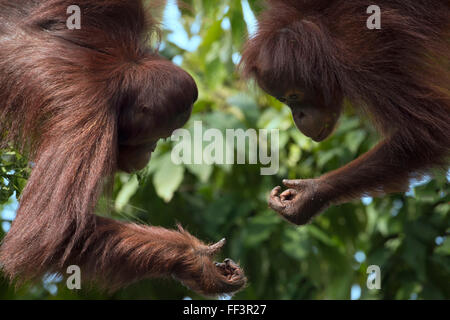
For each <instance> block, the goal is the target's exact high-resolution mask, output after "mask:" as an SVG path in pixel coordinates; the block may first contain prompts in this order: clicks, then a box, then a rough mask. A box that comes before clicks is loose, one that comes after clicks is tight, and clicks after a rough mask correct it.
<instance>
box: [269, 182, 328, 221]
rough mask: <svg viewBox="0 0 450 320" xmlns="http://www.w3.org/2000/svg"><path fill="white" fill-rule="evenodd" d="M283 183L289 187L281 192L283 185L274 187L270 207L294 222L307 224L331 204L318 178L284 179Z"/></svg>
mask: <svg viewBox="0 0 450 320" xmlns="http://www.w3.org/2000/svg"><path fill="white" fill-rule="evenodd" d="M283 184H284V185H285V186H286V187H288V188H289V189H287V190H285V191H283V192H282V193H281V194H280V192H281V187H279V186H278V187H276V188H274V189H273V190H272V192H271V193H270V197H269V207H270V208H272V209H273V210H275V211H276V212H277V213H278V214H280V215H281V217H283V218H284V219H285V220H287V221H289V222H291V223H293V224H296V225H304V224H307V223H308V222H310V221H311V219H312V218H314V217H315V216H316V215H318V214H319V213H321V212H322V211H324V210H325V209H326V208H328V206H329V205H330V201H329V200H327V199H326V197H325V193H324V192H323V191H324V190H322V188H323V187H322V184H321V183H320V182H319V181H318V180H317V179H308V180H283Z"/></svg>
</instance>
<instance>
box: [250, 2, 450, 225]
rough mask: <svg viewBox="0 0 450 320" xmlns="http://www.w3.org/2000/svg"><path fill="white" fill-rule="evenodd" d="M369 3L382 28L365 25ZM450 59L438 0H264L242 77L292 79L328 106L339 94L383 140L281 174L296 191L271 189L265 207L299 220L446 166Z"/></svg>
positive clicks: (270, 87) (277, 85) (446, 16)
mask: <svg viewBox="0 0 450 320" xmlns="http://www.w3.org/2000/svg"><path fill="white" fill-rule="evenodd" d="M370 5H378V6H380V7H381V24H382V29H381V30H370V29H368V28H367V27H366V21H367V19H368V18H369V14H367V13H366V10H367V8H368V7H369V6H370ZM449 58H450V1H447V0H379V1H368V0H352V1H347V0H329V1H328V0H327V1H325V0H318V1H312V0H310V1H308V0H303V1H297V0H269V1H268V7H267V8H266V10H265V11H264V12H263V13H262V15H261V16H260V18H259V30H258V32H257V34H256V35H255V36H254V37H252V38H251V39H249V41H248V43H247V45H246V47H245V50H244V52H243V62H242V69H243V73H244V76H246V77H247V78H255V79H256V81H257V83H258V84H259V85H260V86H261V87H262V88H263V89H265V90H266V91H268V92H269V93H271V92H281V93H283V92H286V91H288V90H290V89H293V88H296V87H297V86H298V87H303V88H307V90H310V91H313V92H321V93H322V94H323V96H324V99H325V101H328V104H330V103H332V101H333V99H335V97H336V96H338V97H339V96H341V95H343V96H344V97H346V98H348V99H349V100H350V101H351V102H352V103H353V106H354V107H355V108H358V109H360V110H362V111H363V112H364V113H365V114H366V115H367V116H368V117H370V119H371V120H372V121H373V123H374V125H375V127H376V128H377V129H378V132H379V133H380V135H381V136H382V139H383V140H382V141H381V142H380V143H379V144H378V145H377V146H376V147H375V148H373V149H372V150H371V151H370V152H368V153H367V154H365V155H363V156H362V157H360V158H359V159H357V160H355V161H353V162H351V163H350V164H348V165H346V166H344V167H343V168H341V169H339V170H336V171H333V172H330V173H328V174H326V175H324V176H322V177H320V178H318V179H312V180H298V181H297V182H287V183H286V184H287V185H288V187H291V188H293V189H296V190H297V191H295V190H294V192H293V194H294V195H295V198H296V199H290V198H289V192H288V193H287V194H285V196H282V197H281V199H280V198H278V191H280V189H279V188H278V189H276V190H274V191H273V193H272V197H271V199H272V200H273V199H275V200H276V201H275V202H277V203H275V205H273V206H272V207H274V208H275V209H276V210H277V211H278V212H279V213H281V214H282V216H284V217H285V218H287V219H288V220H289V221H291V222H293V223H296V224H304V223H307V222H309V221H310V220H311V218H312V217H314V216H315V215H317V214H318V213H320V212H321V211H323V210H324V209H325V208H326V207H327V206H328V205H330V204H338V203H342V202H346V201H349V200H351V199H354V198H358V197H361V196H363V195H380V194H385V193H390V192H399V191H404V190H405V188H406V187H407V186H408V181H409V179H410V178H412V177H417V176H420V175H422V174H423V173H426V172H428V171H429V170H430V169H431V168H439V167H440V168H444V169H445V168H447V166H448V156H449V152H450V98H449V93H450V72H449V67H450V63H449ZM336 100H337V99H336ZM336 103H338V102H336ZM302 192H304V194H303V195H302ZM284 200H286V202H284ZM292 200H294V201H292ZM283 202H284V203H283ZM302 210H303V211H302Z"/></svg>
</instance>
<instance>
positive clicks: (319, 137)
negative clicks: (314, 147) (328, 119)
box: [315, 128, 327, 141]
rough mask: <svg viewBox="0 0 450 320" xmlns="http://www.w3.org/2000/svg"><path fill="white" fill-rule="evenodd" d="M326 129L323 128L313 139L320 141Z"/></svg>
mask: <svg viewBox="0 0 450 320" xmlns="http://www.w3.org/2000/svg"><path fill="white" fill-rule="evenodd" d="M326 130H327V128H323V129H322V130H321V131H320V132H319V134H318V135H317V138H316V139H315V140H316V141H322V139H323V138H324V136H325V134H326Z"/></svg>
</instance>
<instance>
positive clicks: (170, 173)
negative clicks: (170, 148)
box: [153, 153, 184, 202]
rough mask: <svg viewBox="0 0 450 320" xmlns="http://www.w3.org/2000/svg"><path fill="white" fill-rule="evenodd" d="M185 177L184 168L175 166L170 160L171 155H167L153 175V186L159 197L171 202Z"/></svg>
mask: <svg viewBox="0 0 450 320" xmlns="http://www.w3.org/2000/svg"><path fill="white" fill-rule="evenodd" d="M183 177H184V166H181V165H175V164H174V163H173V162H172V160H171V158H170V153H167V154H165V155H164V156H163V157H162V158H161V161H160V162H159V166H158V168H157V170H156V172H155V174H154V175H153V185H154V186H155V189H156V193H157V194H158V196H159V197H160V198H162V199H163V200H164V201H165V202H170V200H172V198H173V194H174V193H175V191H176V190H177V189H178V187H179V186H180V184H181V182H182V181H183Z"/></svg>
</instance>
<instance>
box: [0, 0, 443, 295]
mask: <svg viewBox="0 0 450 320" xmlns="http://www.w3.org/2000/svg"><path fill="white" fill-rule="evenodd" d="M185 2H186V3H187V4H188V6H185V7H183V9H182V12H183V18H182V19H181V20H180V21H179V22H180V23H181V24H182V25H183V26H184V28H185V30H186V32H187V34H188V35H189V36H190V37H193V36H199V37H200V38H201V43H200V45H199V47H198V48H197V49H196V50H195V51H191V52H190V51H186V50H184V49H182V48H180V47H179V46H178V45H177V44H175V43H173V42H170V41H168V40H166V41H164V45H163V50H162V54H163V55H165V56H166V57H167V58H169V59H172V58H174V57H175V56H178V57H182V59H183V62H182V67H183V68H185V69H186V70H188V71H189V72H190V73H191V74H192V75H193V77H194V78H195V80H196V81H197V84H198V87H199V91H200V96H199V100H198V102H197V104H196V105H195V108H194V114H193V117H192V119H191V121H190V122H189V123H188V124H187V125H186V128H187V129H188V130H192V126H193V122H194V121H195V120H202V121H203V123H204V125H205V126H207V127H209V128H218V129H219V130H222V131H223V130H225V129H227V128H242V129H244V130H246V129H248V128H255V129H273V128H279V129H280V130H281V131H280V149H281V151H280V171H279V174H278V175H276V176H271V177H267V176H261V175H260V167H259V166H258V165H235V166H229V165H214V166H207V165H187V166H183V165H181V166H175V165H174V164H172V162H171V161H170V150H171V148H172V147H173V144H172V143H171V142H170V141H164V142H160V144H159V146H158V149H157V150H156V152H155V153H154V155H153V158H152V161H151V163H150V164H149V165H148V167H147V168H146V170H144V171H143V172H140V173H139V174H138V175H137V178H136V176H129V175H126V174H122V173H121V174H118V175H117V178H116V182H115V189H114V190H115V191H114V199H115V203H114V204H113V205H110V204H109V202H108V201H104V202H102V204H103V205H100V206H99V211H100V213H103V212H102V211H103V210H106V209H105V207H106V208H112V209H113V210H112V211H113V214H114V215H115V216H116V218H125V219H126V220H131V221H143V222H146V223H151V224H154V225H163V226H166V227H169V228H172V227H174V225H175V224H176V222H180V223H181V224H182V225H183V226H185V227H186V228H187V229H188V230H189V231H191V232H192V233H193V234H195V235H196V236H198V237H199V238H201V239H203V240H205V241H207V242H213V241H217V240H219V239H221V238H223V237H226V238H227V240H228V242H227V246H226V248H225V249H224V251H223V252H222V253H221V257H219V258H224V257H231V258H233V259H235V260H237V261H239V262H240V263H241V264H242V265H243V266H244V267H245V270H246V273H247V275H248V277H249V280H250V284H249V286H248V288H246V289H245V290H244V291H243V292H241V293H239V294H238V295H237V296H236V298H240V299H348V298H350V292H351V288H352V286H353V285H359V286H360V287H361V298H362V299H410V298H419V299H431V298H438V299H444V298H445V299H448V298H450V286H449V285H448V284H449V283H450V242H449V237H448V233H449V231H450V229H449V226H450V223H449V222H450V221H449V219H450V215H449V212H450V195H449V189H450V188H449V182H448V180H446V178H445V175H444V174H442V173H437V174H436V178H435V179H434V180H432V181H431V182H429V183H426V184H424V185H422V186H420V187H416V188H414V190H413V193H412V194H408V195H405V194H403V195H392V196H386V197H384V198H381V199H375V200H373V201H372V202H370V203H369V204H363V203H362V202H361V201H355V202H353V203H349V204H345V205H341V206H336V207H332V208H330V209H329V210H328V211H327V212H326V213H325V214H323V215H321V216H320V217H319V218H318V219H316V221H315V222H314V223H313V224H311V225H309V226H306V227H301V228H296V227H294V226H291V225H289V224H287V223H286V222H284V221H282V220H281V219H280V218H279V217H278V216H277V215H276V213H274V212H272V211H271V210H269V209H268V208H267V196H268V192H269V190H271V189H272V188H273V187H274V186H276V185H280V183H281V180H282V179H283V178H310V177H316V176H319V175H321V174H323V173H325V172H328V171H330V170H333V169H337V168H339V167H340V166H342V165H344V164H346V163H348V162H349V161H351V160H353V159H355V158H356V157H358V156H359V155H360V154H362V153H364V152H366V151H367V150H369V149H370V148H371V147H372V146H373V145H374V144H375V143H376V137H375V135H374V132H373V131H372V130H371V129H370V126H368V125H367V124H366V123H362V122H361V120H359V118H358V117H357V116H355V115H354V114H353V113H352V111H351V109H349V110H348V111H347V113H346V114H345V116H344V117H343V119H342V120H341V123H340V126H339V129H338V130H337V131H336V132H335V134H334V136H333V137H332V138H331V139H328V140H326V141H325V142H323V143H321V144H317V143H314V142H312V140H310V139H308V138H306V137H304V136H303V135H301V134H300V133H299V132H298V131H297V130H296V129H295V128H294V126H293V123H292V120H291V115H290V113H289V110H288V109H287V108H286V107H284V106H283V105H281V104H280V103H279V102H277V101H276V100H275V99H273V98H271V97H268V96H267V95H265V94H263V93H262V92H260V91H259V90H258V89H256V86H254V85H250V88H249V86H248V85H247V84H246V83H244V82H243V81H241V80H240V79H239V76H238V74H237V72H236V64H235V59H233V57H234V58H236V53H238V52H239V51H240V50H241V48H242V44H243V41H244V39H245V37H246V32H247V26H246V24H245V21H244V18H243V11H242V5H241V1H240V0H223V1H210V0H189V1H185ZM249 2H250V5H251V7H252V8H253V9H255V10H256V11H258V10H260V9H261V3H260V2H258V1H249ZM224 21H229V22H230V23H229V24H228V23H227V22H224ZM193 24H199V25H200V28H198V29H199V32H198V33H197V32H195V30H194V31H193V30H192V29H194V28H191V26H192V25H193ZM227 24H228V27H225V28H224V26H227ZM167 36H168V34H167V31H166V34H165V36H164V39H168V38H167ZM4 155H5V156H2V158H0V161H1V162H0V186H1V193H0V202H2V203H5V202H6V200H7V199H8V198H9V197H10V196H11V195H12V193H13V192H14V191H16V192H18V191H20V190H21V188H22V187H23V183H24V180H23V177H24V176H25V173H24V172H25V171H26V169H23V168H26V166H25V163H24V161H23V159H22V158H21V157H20V156H18V155H17V154H15V153H4ZM10 155H12V156H13V157H14V158H8V157H9V156H10ZM5 157H6V158H5ZM8 159H9V160H8ZM11 172H13V173H11ZM2 177H3V178H6V179H7V180H8V181H9V185H6V184H5V182H4V180H3V179H2ZM0 232H1V231H0ZM355 254H357V256H358V257H360V258H358V260H357V259H355ZM361 257H362V258H361ZM219 258H218V259H219ZM373 264H374V265H379V266H380V267H381V270H382V289H381V290H379V291H377V290H375V291H373V290H369V289H367V287H366V281H367V274H366V270H367V267H368V266H370V265H373ZM50 285H51V284H49V283H45V284H44V285H42V286H40V285H37V286H30V287H27V288H24V289H21V290H19V291H17V292H14V291H13V290H12V288H11V287H9V286H8V285H7V284H6V283H5V282H3V283H2V282H0V298H26V299H29V298H48V299H55V298H60V299H80V298H96V299H101V298H116V299H121V298H140V299H142V298H144V299H145V298H150V299H159V298H174V299H181V298H183V297H185V296H191V297H193V298H199V297H198V296H196V295H194V294H193V293H192V292H190V291H189V290H187V289H185V288H182V287H181V286H179V285H178V284H177V283H176V282H174V281H171V280H149V281H144V282H141V283H139V284H136V285H133V286H131V287H129V288H126V289H123V290H121V291H119V292H118V293H116V294H114V295H106V294H105V293H100V292H96V291H90V290H87V291H83V292H81V293H73V292H69V291H68V290H67V289H65V288H64V285H63V284H61V283H59V284H56V285H57V288H58V291H57V293H56V294H54V295H52V294H51V293H50V292H52V290H51V288H50V289H49V286H50Z"/></svg>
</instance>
